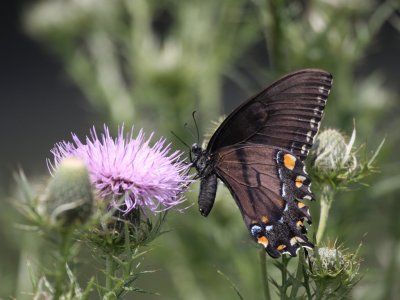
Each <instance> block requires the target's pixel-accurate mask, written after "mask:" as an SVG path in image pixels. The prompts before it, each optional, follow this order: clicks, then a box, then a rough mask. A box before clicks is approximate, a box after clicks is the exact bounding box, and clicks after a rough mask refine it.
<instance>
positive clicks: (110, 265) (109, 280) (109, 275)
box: [106, 254, 114, 292]
mask: <svg viewBox="0 0 400 300" xmlns="http://www.w3.org/2000/svg"><path fill="white" fill-rule="evenodd" d="M113 277H114V260H113V257H112V255H111V254H108V255H107V256H106V290H107V292H110V291H111V290H112V289H113Z"/></svg>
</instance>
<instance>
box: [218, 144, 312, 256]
mask: <svg viewBox="0 0 400 300" xmlns="http://www.w3.org/2000/svg"><path fill="white" fill-rule="evenodd" d="M282 153H285V154H286V155H291V154H290V153H288V152H285V151H284V150H280V149H277V148H272V147H268V146H263V145H251V146H250V145H235V146H232V147H226V148H224V149H222V150H221V151H220V152H219V155H218V158H217V160H216V164H215V170H216V172H217V175H218V177H219V178H221V180H222V181H223V182H224V183H225V184H226V186H227V187H228V189H229V190H230V192H231V194H232V195H233V197H234V199H235V201H236V203H237V205H238V207H239V210H240V211H241V213H242V216H243V219H244V222H245V223H246V225H247V227H248V229H249V231H250V234H251V236H252V237H253V239H254V240H255V241H256V242H258V243H260V244H262V245H263V246H264V247H265V249H266V250H267V252H268V253H269V254H270V255H271V256H272V257H278V256H280V254H281V253H285V252H287V253H289V254H290V255H292V256H295V255H296V252H297V250H298V249H299V247H300V246H308V247H312V244H311V243H309V242H308V239H307V236H306V235H305V233H306V229H305V227H304V224H303V223H304V221H308V222H309V223H310V222H311V217H310V214H309V212H308V208H307V207H306V206H305V205H304V204H303V203H302V202H299V201H297V200H294V198H296V197H295V196H294V195H293V194H292V193H293V191H295V190H294V189H295V188H298V189H299V188H300V187H298V186H299V184H298V183H297V182H296V177H298V176H300V175H296V174H295V173H294V170H295V168H294V167H293V168H287V166H285V165H284V164H280V163H279V157H280V156H281V155H282ZM292 156H293V155H292ZM293 157H294V156H293ZM296 163H297V164H299V165H298V166H297V167H300V168H301V167H302V162H300V160H298V161H297V162H294V164H296ZM288 166H289V167H291V166H292V165H291V164H290V165H288ZM284 172H286V173H284ZM280 174H285V175H283V176H285V183H283V181H282V180H281V179H280ZM306 180H307V179H306ZM304 181H305V180H304ZM285 189H286V192H285ZM285 193H286V194H285ZM299 199H301V198H299Z"/></svg>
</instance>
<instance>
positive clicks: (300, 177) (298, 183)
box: [295, 176, 305, 188]
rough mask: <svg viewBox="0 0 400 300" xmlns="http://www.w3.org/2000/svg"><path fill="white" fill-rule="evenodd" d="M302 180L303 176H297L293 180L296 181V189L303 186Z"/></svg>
mask: <svg viewBox="0 0 400 300" xmlns="http://www.w3.org/2000/svg"><path fill="white" fill-rule="evenodd" d="M304 180H305V177H304V176H297V177H296V180H295V181H296V187H297V188H301V186H302V185H303V182H304Z"/></svg>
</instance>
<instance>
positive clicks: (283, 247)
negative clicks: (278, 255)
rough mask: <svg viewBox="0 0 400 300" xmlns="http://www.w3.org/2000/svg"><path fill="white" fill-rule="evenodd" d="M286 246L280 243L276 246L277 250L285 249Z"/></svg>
mask: <svg viewBox="0 0 400 300" xmlns="http://www.w3.org/2000/svg"><path fill="white" fill-rule="evenodd" d="M285 247H286V246H285V245H279V246H278V247H276V250H278V251H282V250H283V249H285Z"/></svg>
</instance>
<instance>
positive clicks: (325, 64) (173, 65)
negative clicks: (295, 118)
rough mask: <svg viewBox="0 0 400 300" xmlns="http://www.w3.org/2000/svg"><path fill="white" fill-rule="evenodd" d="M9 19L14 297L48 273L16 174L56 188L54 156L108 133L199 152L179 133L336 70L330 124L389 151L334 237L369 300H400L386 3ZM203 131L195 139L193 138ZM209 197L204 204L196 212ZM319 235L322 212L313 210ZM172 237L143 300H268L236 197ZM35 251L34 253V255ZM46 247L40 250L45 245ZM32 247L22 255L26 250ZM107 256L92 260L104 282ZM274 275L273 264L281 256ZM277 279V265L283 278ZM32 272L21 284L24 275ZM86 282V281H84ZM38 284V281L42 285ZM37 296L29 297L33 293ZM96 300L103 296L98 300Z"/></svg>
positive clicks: (252, 4)
mask: <svg viewBox="0 0 400 300" xmlns="http://www.w3.org/2000/svg"><path fill="white" fill-rule="evenodd" d="M5 5H6V6H5V7H4V9H2V13H3V14H4V16H3V18H2V20H4V24H5V25H6V26H2V28H1V30H2V35H1V36H2V38H1V50H2V51H1V54H0V59H1V63H0V66H1V70H0V74H1V82H2V86H1V88H0V99H1V103H2V108H1V110H0V114H1V116H0V122H1V126H0V136H1V141H2V142H1V147H0V154H1V155H0V183H1V184H0V193H1V194H0V195H1V200H0V201H1V204H2V206H1V207H2V208H1V210H0V240H1V241H2V242H1V245H2V247H1V249H0V296H1V297H3V298H7V297H9V296H14V297H16V298H20V297H21V296H20V294H18V292H17V289H19V290H21V286H19V287H17V282H18V280H17V278H18V272H19V270H24V269H26V267H25V263H26V260H25V259H26V257H31V258H32V259H33V263H35V261H34V257H35V255H34V251H35V250H34V249H35V248H36V247H35V243H38V242H37V241H40V240H38V239H37V237H35V236H34V235H33V234H23V233H21V231H18V230H17V229H16V228H15V226H14V224H15V223H17V222H18V221H19V219H18V215H17V214H16V213H15V211H14V210H13V208H12V206H11V205H10V202H12V201H15V198H16V197H17V196H16V194H15V189H16V188H15V184H14V181H13V172H15V171H16V170H18V168H19V167H21V168H23V169H24V170H25V171H26V173H27V174H28V176H29V178H30V179H31V180H32V181H33V182H37V184H38V185H40V184H41V183H42V182H43V181H44V180H45V179H44V178H45V177H46V176H48V175H47V169H46V164H45V158H46V157H49V156H50V153H49V149H51V148H52V146H53V144H54V143H55V142H57V141H60V140H63V139H69V138H70V132H76V133H77V134H78V135H79V136H81V137H84V135H85V134H87V133H88V130H89V128H90V127H91V126H92V125H93V124H94V125H96V126H97V127H99V128H100V127H101V126H102V124H103V123H107V124H109V125H110V126H111V127H112V128H114V130H115V129H116V127H117V126H118V124H121V123H125V126H131V125H132V124H134V125H135V127H136V128H141V127H143V128H144V129H145V131H146V132H151V131H155V132H156V136H157V137H159V136H161V135H162V136H165V137H167V138H168V139H169V140H170V141H172V142H173V144H174V147H175V148H181V149H184V146H182V145H181V144H180V143H179V142H178V141H177V140H176V139H175V138H174V137H173V136H172V135H171V133H170V131H171V130H173V131H174V132H175V133H176V134H177V135H178V136H180V137H181V138H182V139H183V140H185V141H187V143H188V144H191V143H193V142H196V138H195V136H193V135H192V134H191V133H190V131H192V132H195V129H194V125H193V121H192V118H191V113H192V111H194V110H196V111H198V114H197V117H198V123H199V126H200V129H201V132H202V133H204V132H205V131H206V129H207V128H209V127H210V126H211V121H212V120H216V119H217V118H218V117H219V116H220V115H221V114H227V113H229V112H230V111H231V110H232V109H233V108H234V107H236V106H237V105H238V104H239V103H240V102H241V101H243V100H244V99H246V98H247V97H249V96H251V95H252V94H253V93H255V92H257V91H258V90H259V89H261V88H262V87H264V86H266V85H267V84H269V83H271V82H272V80H273V79H276V78H277V77H279V76H281V75H283V74H284V73H287V72H290V71H293V70H296V69H299V68H305V67H316V68H323V69H326V70H328V71H330V72H331V73H332V74H333V76H334V87H333V90H332V93H331V95H330V98H329V102H328V105H327V109H326V117H325V119H324V121H323V124H322V127H325V128H326V127H335V128H338V129H339V130H341V131H343V132H345V133H347V134H350V133H351V130H352V128H353V120H354V119H355V120H356V129H357V136H358V142H359V144H360V143H363V142H367V144H368V148H369V149H371V150H372V149H374V148H376V147H377V145H378V144H379V142H380V141H381V140H382V138H383V137H385V136H386V138H387V140H386V143H385V146H384V148H383V150H382V152H381V154H380V155H379V158H378V164H379V167H380V172H379V173H378V174H376V175H375V176H374V177H370V178H369V180H368V181H367V182H366V183H368V184H369V186H368V187H365V188H357V189H355V190H354V191H351V192H346V193H342V194H340V195H339V196H338V198H337V199H336V201H335V203H334V205H333V208H332V211H331V215H330V219H329V224H328V228H327V235H328V236H329V238H330V239H331V240H335V239H338V241H339V242H341V243H343V244H344V245H345V247H347V248H350V249H355V248H357V246H358V244H359V243H360V242H362V243H363V246H362V248H361V256H362V257H363V263H362V272H364V273H365V275H364V277H363V279H362V281H361V282H360V283H359V284H358V285H357V286H356V287H355V289H354V290H353V296H354V298H356V299H398V295H400V286H399V285H398V282H400V274H399V273H400V218H399V216H398V214H399V212H400V199H399V196H398V193H399V191H400V172H399V171H398V170H399V168H400V160H399V159H398V156H397V155H398V153H399V150H400V147H399V142H400V134H399V129H400V118H399V113H400V106H399V104H400V97H399V92H400V85H399V77H400V71H399V68H400V12H399V2H398V1H372V0H354V1H344V0H315V1H283V0H270V1H262V0H252V1H245V0H223V1H214V0H202V1H200V0H188V1H178V0H163V1H156V0H150V1H145V0H115V1H109V0H85V1H83V0H82V1H71V0H64V1H61V0H52V1H28V0H25V1H9V3H7V4H5ZM185 123H188V124H189V125H188V128H189V130H187V129H186V128H185V126H184V124H185ZM197 189H198V187H197V186H196V185H194V186H193V188H192V191H191V192H190V193H189V194H188V203H190V204H191V203H195V202H196V197H197ZM311 206H312V211H313V216H314V223H315V224H317V220H318V203H313V204H312V205H311ZM168 229H169V230H170V232H169V233H167V234H165V235H163V236H161V237H160V238H159V239H157V240H156V241H155V243H154V244H153V250H152V251H151V253H150V254H149V255H147V256H146V257H145V259H144V260H143V261H142V262H141V263H142V266H144V268H145V269H146V268H147V269H156V270H158V271H157V272H156V273H155V274H151V275H145V276H143V277H142V278H141V279H140V280H139V282H138V284H139V286H140V287H142V288H144V289H147V290H149V291H151V292H157V293H159V294H161V296H155V295H151V294H148V295H147V294H146V295H142V294H140V295H133V297H132V299H133V298H134V297H136V298H140V299H199V300H201V299H234V297H236V296H235V292H234V291H233V290H232V289H231V286H230V283H229V282H228V281H227V280H226V279H225V278H224V277H222V276H221V275H219V274H218V273H217V270H221V271H222V272H223V273H224V274H226V275H227V276H228V277H229V278H230V279H231V280H232V281H233V282H234V283H235V285H236V286H237V287H238V289H239V290H240V291H241V294H242V295H243V296H244V297H245V299H262V286H261V278H260V272H259V261H258V248H257V247H256V245H253V243H252V242H251V241H250V239H249V238H248V233H247V232H246V229H245V226H243V222H242V220H241V216H240V214H239V211H238V210H237V208H236V206H235V204H234V202H233V200H232V199H231V197H230V196H229V194H228V193H227V191H226V189H225V188H224V187H223V186H222V185H221V186H220V188H219V191H218V195H217V201H216V205H215V207H214V209H213V212H212V213H211V214H210V216H209V217H208V218H207V219H205V218H203V217H201V216H200V214H199V213H198V212H197V207H196V204H195V205H193V206H191V207H190V208H188V209H187V210H185V211H184V213H179V212H172V213H170V214H169V216H168ZM30 246H31V248H29V247H30ZM36 246H37V245H36ZM23 247H24V248H25V249H28V250H29V249H32V255H30V253H29V251H28V252H27V253H26V252H24V253H21V249H22V248H23ZM91 262H92V260H91V258H90V257H89V256H88V257H87V260H85V261H83V262H82V264H83V265H84V266H85V265H86V266H87V269H88V273H89V270H91ZM269 263H272V261H271V260H269ZM270 270H271V272H272V273H273V272H274V271H273V267H272V264H271V268H270ZM20 274H21V273H20ZM84 278H85V277H84V275H83V278H82V280H83V281H84V280H85V279H84ZM26 284H27V285H26V286H29V282H28V283H26ZM22 290H23V289H22ZM94 299H95V297H94Z"/></svg>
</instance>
